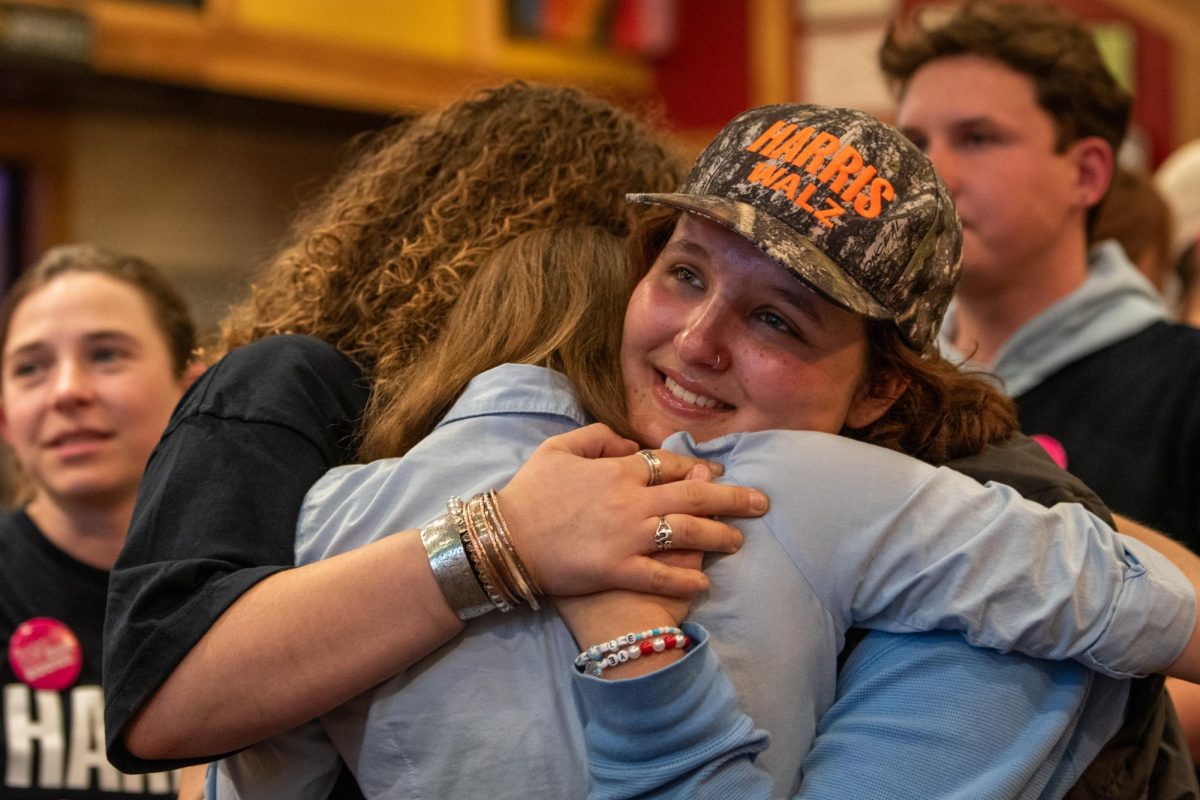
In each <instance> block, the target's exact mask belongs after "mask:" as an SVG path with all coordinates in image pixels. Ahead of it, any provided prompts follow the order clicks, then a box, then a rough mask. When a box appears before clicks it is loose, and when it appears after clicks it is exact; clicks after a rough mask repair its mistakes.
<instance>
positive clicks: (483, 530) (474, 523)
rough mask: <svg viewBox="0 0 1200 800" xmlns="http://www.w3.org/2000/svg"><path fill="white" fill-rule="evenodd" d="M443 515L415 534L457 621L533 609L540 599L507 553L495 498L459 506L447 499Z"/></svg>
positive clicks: (510, 550) (480, 497)
mask: <svg viewBox="0 0 1200 800" xmlns="http://www.w3.org/2000/svg"><path fill="white" fill-rule="evenodd" d="M446 508H447V512H446V513H445V514H443V515H442V516H440V517H438V518H437V519H435V520H434V521H433V522H431V523H429V524H428V525H426V526H425V527H424V528H422V529H421V543H422V544H424V545H425V552H426V554H427V555H428V556H429V566H430V567H431V568H432V569H433V577H434V579H435V580H437V584H438V588H440V589H441V590H442V594H443V595H444V596H445V598H446V602H447V603H448V604H449V605H450V608H451V609H453V610H454V613H455V614H457V615H458V618H459V619H462V620H468V619H473V618H475V617H479V616H482V615H484V614H486V613H487V612H489V611H492V610H493V609H499V610H500V611H501V612H506V611H512V610H513V609H514V608H516V607H517V606H519V605H521V603H528V604H529V607H530V608H532V609H534V610H535V611H536V610H537V609H538V603H537V597H538V596H539V595H541V594H543V592H542V589H541V587H540V586H538V584H537V582H536V581H534V579H533V576H532V575H531V574H530V573H529V570H528V569H527V568H526V566H525V564H524V562H522V561H521V559H520V557H519V556H518V555H517V551H516V548H514V547H513V543H512V537H511V536H510V535H509V533H508V525H507V524H506V523H505V522H504V517H503V516H501V515H500V504H499V503H498V502H497V500H496V493H495V492H494V491H491V490H488V491H486V492H483V493H481V494H477V495H475V496H474V497H472V498H471V499H470V500H468V501H467V502H466V503H463V502H462V500H460V499H459V498H457V497H451V498H450V500H449V501H448V502H447V503H446Z"/></svg>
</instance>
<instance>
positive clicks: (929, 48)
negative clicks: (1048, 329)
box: [879, 0, 1133, 228]
mask: <svg viewBox="0 0 1200 800" xmlns="http://www.w3.org/2000/svg"><path fill="white" fill-rule="evenodd" d="M937 20H938V21H937V22H934V23H930V24H924V23H923V22H922V19H921V18H920V17H919V15H917V14H913V15H911V16H909V17H907V18H904V19H896V20H893V21H892V23H891V25H890V26H889V27H888V31H887V35H886V36H885V37H884V41H883V44H882V45H881V46H880V48H879V65H880V67H881V68H882V69H883V73H884V77H885V78H886V79H887V80H888V83H889V84H890V85H891V87H892V90H893V92H894V93H895V94H896V95H897V96H900V97H902V96H903V95H904V91H905V90H906V89H907V87H908V83H909V81H910V80H911V79H912V77H913V75H914V74H916V72H917V70H919V69H920V68H921V67H923V66H925V65H926V64H928V63H929V62H931V61H935V60H937V59H940V58H946V57H949V56H962V55H973V56H980V57H983V58H990V59H993V60H995V61H999V62H1000V63H1002V64H1004V65H1005V66H1007V67H1008V68H1009V69H1012V70H1014V71H1016V72H1019V73H1022V74H1023V75H1026V76H1027V77H1028V78H1029V80H1030V81H1031V82H1032V84H1033V90H1034V95H1035V97H1036V98H1037V102H1038V105H1039V106H1041V107H1042V109H1043V110H1045V112H1046V113H1047V114H1049V115H1050V117H1051V119H1053V120H1054V125H1055V128H1056V130H1057V131H1058V148H1059V150H1060V151H1061V150H1065V149H1066V148H1067V147H1069V146H1070V145H1071V144H1072V143H1073V142H1076V141H1078V140H1080V139H1083V138H1086V137H1089V136H1099V137H1100V138H1102V139H1104V140H1105V141H1106V142H1108V144H1109V146H1111V147H1112V150H1113V152H1114V153H1115V152H1116V151H1117V149H1118V148H1120V146H1121V142H1122V141H1123V140H1124V139H1125V131H1126V129H1127V128H1128V126H1129V112H1130V108H1131V107H1132V104H1133V100H1132V98H1131V97H1130V94H1129V92H1127V91H1126V90H1125V89H1123V88H1121V86H1120V85H1119V84H1118V83H1117V81H1116V79H1115V78H1114V77H1113V74H1112V73H1111V72H1110V71H1109V69H1108V67H1107V66H1105V64H1104V60H1103V59H1102V58H1101V56H1100V50H1099V49H1098V48H1097V47H1096V41H1095V39H1094V38H1093V37H1092V35H1091V33H1089V32H1088V31H1087V29H1085V28H1084V27H1083V26H1082V25H1081V24H1079V22H1077V21H1076V20H1074V19H1071V18H1070V17H1068V16H1066V15H1065V14H1063V13H1062V12H1061V11H1059V10H1058V9H1056V8H1054V7H1053V6H1050V5H1047V4H1044V3H1029V2H1015V3H1014V2H994V1H993V0H972V2H968V3H966V4H965V5H963V6H962V7H961V8H959V9H958V10H957V11H955V12H954V13H953V14H952V15H951V16H950V17H949V18H948V19H945V20H944V21H942V17H940V16H939V17H937ZM1095 213H1096V209H1095V207H1093V208H1092V209H1091V210H1090V212H1089V215H1088V224H1089V228H1090V226H1091V224H1092V220H1094V218H1095Z"/></svg>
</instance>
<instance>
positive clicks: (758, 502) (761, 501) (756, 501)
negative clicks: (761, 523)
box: [750, 490, 771, 514]
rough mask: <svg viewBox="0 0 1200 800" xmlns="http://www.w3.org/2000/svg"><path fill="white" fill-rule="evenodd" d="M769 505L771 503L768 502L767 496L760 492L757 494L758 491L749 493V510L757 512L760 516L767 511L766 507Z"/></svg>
mask: <svg viewBox="0 0 1200 800" xmlns="http://www.w3.org/2000/svg"><path fill="white" fill-rule="evenodd" d="M770 504H771V501H770V500H768V499H767V496H766V495H765V494H763V493H762V492H758V491H754V490H751V491H750V510H751V511H757V512H758V513H760V514H761V513H762V512H764V511H766V510H767V506H769V505H770Z"/></svg>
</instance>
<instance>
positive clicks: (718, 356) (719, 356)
mask: <svg viewBox="0 0 1200 800" xmlns="http://www.w3.org/2000/svg"><path fill="white" fill-rule="evenodd" d="M720 368H721V354H720V353H717V360H716V361H715V362H713V369H720Z"/></svg>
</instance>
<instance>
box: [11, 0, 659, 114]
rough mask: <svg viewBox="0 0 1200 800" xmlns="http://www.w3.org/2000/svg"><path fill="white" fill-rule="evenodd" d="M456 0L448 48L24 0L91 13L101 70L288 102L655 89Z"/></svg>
mask: <svg viewBox="0 0 1200 800" xmlns="http://www.w3.org/2000/svg"><path fill="white" fill-rule="evenodd" d="M445 1H447V2H449V1H450V0H445ZM457 2H459V3H461V4H463V14H462V15H461V16H462V19H463V20H464V26H463V27H462V29H461V30H456V31H452V32H451V34H450V35H454V36H457V37H458V40H457V41H455V42H454V47H453V50H454V55H453V56H451V57H444V56H443V57H436V56H431V55H430V54H429V53H427V52H423V53H421V52H404V51H403V49H402V48H400V47H399V46H391V47H389V46H385V45H383V44H379V43H376V42H367V43H365V44H364V43H360V42H355V41H347V40H345V39H344V38H343V39H342V40H332V39H319V38H317V35H316V34H315V33H312V32H309V31H305V30H301V31H299V32H297V31H293V30H281V29H272V28H271V27H270V26H268V25H262V24H254V22H253V21H251V22H247V21H246V20H245V19H244V15H241V14H239V5H238V3H239V0H207V1H206V3H205V5H204V6H203V8H201V9H195V8H189V7H186V6H177V5H169V4H161V3H159V4H156V3H149V2H136V0H25V2H23V3H21V4H20V5H24V6H36V7H41V8H58V9H70V10H73V11H77V12H80V13H83V14H85V15H86V16H87V18H88V20H90V23H91V25H92V28H93V35H94V50H93V53H92V55H91V59H90V65H91V67H92V68H93V69H94V70H95V71H97V72H99V73H102V74H109V75H114V76H127V77H136V78H141V79H149V80H156V81H163V82H168V83H177V84H181V85H185V86H191V87H197V88H203V89H207V90H211V91H222V92H230V93H234V94H242V95H249V96H256V97H264V98H272V99H279V100H286V101H289V102H300V103H308V104H315V105H325V106H332V107H340V108H349V109H356V110H363V111H371V112H383V113H392V112H396V111H402V110H408V109H420V108H428V107H432V106H435V105H438V104H441V103H443V102H445V101H446V100H447V99H448V98H451V97H457V96H460V95H461V94H463V93H464V92H466V91H468V90H469V89H472V88H475V87H478V86H481V85H488V84H495V83H500V82H503V81H505V80H510V79H513V78H525V79H530V80H546V81H551V80H553V81H558V82H564V81H565V82H570V83H575V84H578V85H581V86H585V87H589V88H593V89H596V90H599V91H602V92H604V93H605V94H607V95H608V96H610V97H613V98H614V99H617V100H621V99H627V100H629V101H632V102H636V101H639V100H641V99H644V98H645V97H646V96H648V95H649V94H650V93H651V91H652V85H653V80H652V71H651V69H650V67H649V66H648V65H647V64H645V63H643V62H641V61H639V60H638V59H636V58H633V57H624V56H620V55H617V54H614V53H610V52H607V51H603V50H597V49H590V48H566V47H557V46H554V45H549V44H542V43H531V42H514V41H510V40H509V39H508V37H507V35H506V33H505V31H504V20H503V17H502V13H503V11H502V5H501V4H500V3H499V2H498V0H457ZM330 8H334V9H336V8H337V4H336V3H330ZM441 35H443V36H445V35H446V32H444V31H443V32H441Z"/></svg>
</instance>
